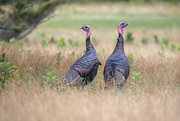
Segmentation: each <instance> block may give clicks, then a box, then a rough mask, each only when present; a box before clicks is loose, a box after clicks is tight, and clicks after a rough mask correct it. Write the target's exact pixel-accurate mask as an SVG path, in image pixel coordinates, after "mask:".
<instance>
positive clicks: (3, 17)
mask: <svg viewBox="0 0 180 121" xmlns="http://www.w3.org/2000/svg"><path fill="white" fill-rule="evenodd" d="M11 8H12V3H11V7H10V8H9V10H8V12H7V13H6V14H5V15H4V16H2V18H1V19H0V21H2V20H3V19H5V18H6V16H7V15H8V14H9V12H10V10H11Z"/></svg>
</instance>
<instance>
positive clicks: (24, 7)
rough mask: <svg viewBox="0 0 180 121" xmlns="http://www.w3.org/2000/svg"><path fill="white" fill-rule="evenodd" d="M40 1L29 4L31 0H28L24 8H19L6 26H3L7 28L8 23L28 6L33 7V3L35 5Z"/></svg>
mask: <svg viewBox="0 0 180 121" xmlns="http://www.w3.org/2000/svg"><path fill="white" fill-rule="evenodd" d="M40 1H41V0H37V1H35V2H33V3H32V4H29V3H30V2H29V0H28V2H27V4H26V6H25V7H24V8H22V9H21V10H19V11H18V12H16V13H15V14H14V15H13V16H12V17H11V18H10V19H9V20H8V21H7V22H6V23H5V24H4V26H3V27H2V28H5V27H6V25H7V24H8V23H9V22H10V21H11V20H12V19H13V18H14V17H15V16H16V15H18V14H19V13H20V12H22V11H23V10H25V9H26V8H29V7H31V6H33V5H35V4H36V3H38V2H40ZM2 28H1V29H2Z"/></svg>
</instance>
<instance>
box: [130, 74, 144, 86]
mask: <svg viewBox="0 0 180 121" xmlns="http://www.w3.org/2000/svg"><path fill="white" fill-rule="evenodd" d="M140 74H141V72H135V71H132V75H133V77H132V79H133V82H132V84H134V85H135V84H136V83H140V82H141V81H139V80H140V79H141V78H142V76H141V75H140Z"/></svg>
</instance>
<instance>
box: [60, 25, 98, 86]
mask: <svg viewBox="0 0 180 121" xmlns="http://www.w3.org/2000/svg"><path fill="white" fill-rule="evenodd" d="M80 29H83V30H84V31H85V33H86V35H87V36H86V53H85V54H84V55H83V56H82V57H81V58H80V59H78V60H77V61H76V62H75V63H74V64H73V65H72V66H71V68H70V69H69V71H68V72H67V74H66V76H65V77H64V78H63V80H62V81H61V82H60V83H59V86H63V87H64V86H65V87H68V86H84V85H87V84H88V83H89V82H91V81H92V80H93V79H94V77H95V76H96V74H97V71H98V67H99V65H101V63H100V62H99V59H98V57H97V55H96V50H95V49H94V47H93V45H92V44H91V41H90V36H91V28H90V27H89V26H83V27H81V28H80Z"/></svg>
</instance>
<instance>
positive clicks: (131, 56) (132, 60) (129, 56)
mask: <svg viewBox="0 0 180 121" xmlns="http://www.w3.org/2000/svg"><path fill="white" fill-rule="evenodd" d="M128 59H129V65H130V67H131V66H132V64H133V63H134V62H135V61H136V60H135V59H134V56H133V54H129V55H128Z"/></svg>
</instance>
